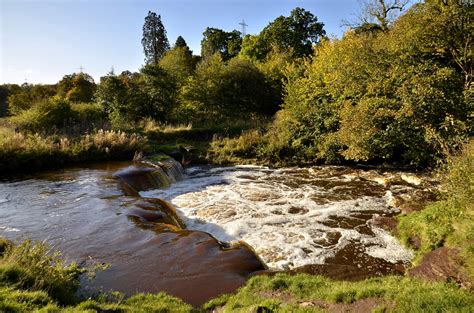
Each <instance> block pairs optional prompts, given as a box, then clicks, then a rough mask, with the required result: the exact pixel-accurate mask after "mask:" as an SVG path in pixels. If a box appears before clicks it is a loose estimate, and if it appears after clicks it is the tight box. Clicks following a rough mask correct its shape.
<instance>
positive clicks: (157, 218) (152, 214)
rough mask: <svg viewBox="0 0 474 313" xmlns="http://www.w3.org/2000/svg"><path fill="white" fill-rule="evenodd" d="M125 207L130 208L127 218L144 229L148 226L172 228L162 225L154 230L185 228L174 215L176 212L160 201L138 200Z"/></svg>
mask: <svg viewBox="0 0 474 313" xmlns="http://www.w3.org/2000/svg"><path fill="white" fill-rule="evenodd" d="M127 206H128V207H131V208H130V209H129V210H128V212H127V216H128V217H129V218H131V219H132V220H133V221H135V222H136V223H137V224H139V226H142V227H143V226H145V227H146V228H150V226H152V228H156V227H155V226H157V225H156V224H166V225H168V226H170V225H171V226H173V227H166V226H163V225H162V226H160V227H158V228H156V229H157V230H159V231H163V230H165V229H167V230H180V229H185V228H186V225H185V224H184V223H183V221H181V219H180V218H179V216H178V215H177V214H176V210H175V209H174V208H173V207H172V206H171V205H170V204H169V203H167V202H166V201H163V200H161V199H151V198H145V199H140V200H136V201H134V202H132V203H129V204H128V205H127ZM163 227H165V228H163Z"/></svg>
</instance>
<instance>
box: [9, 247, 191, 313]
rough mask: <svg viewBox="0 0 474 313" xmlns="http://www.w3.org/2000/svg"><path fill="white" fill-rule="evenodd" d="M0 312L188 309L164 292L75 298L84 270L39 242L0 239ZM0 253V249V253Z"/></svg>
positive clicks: (185, 310)
mask: <svg viewBox="0 0 474 313" xmlns="http://www.w3.org/2000/svg"><path fill="white" fill-rule="evenodd" d="M0 248H3V249H4V251H3V252H2V253H0V312H37V311H41V312H191V310H192V307H191V306H190V305H187V304H185V303H183V302H182V301H181V300H179V299H176V298H174V297H171V296H168V295H166V294H164V293H159V294H154V295H151V294H149V295H145V294H137V295H135V296H133V297H131V298H129V299H125V297H124V296H123V295H121V294H118V293H113V294H111V295H105V294H101V295H99V296H97V297H95V298H94V299H91V298H88V299H79V298H78V297H77V296H76V294H75V292H76V290H77V288H78V287H79V276H80V275H81V274H83V273H84V272H86V269H83V268H79V267H77V266H76V264H75V263H71V264H66V263H65V261H64V260H63V259H62V258H61V255H60V254H59V253H57V252H54V251H52V250H50V249H49V248H48V246H47V245H45V244H42V243H32V242H30V241H24V242H23V243H21V244H19V245H13V244H12V243H9V242H8V241H5V240H4V239H2V238H0ZM0 251H1V250H0Z"/></svg>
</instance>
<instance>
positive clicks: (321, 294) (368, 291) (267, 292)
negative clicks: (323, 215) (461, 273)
mask: <svg viewBox="0 0 474 313" xmlns="http://www.w3.org/2000/svg"><path fill="white" fill-rule="evenodd" d="M368 298H378V299H381V300H383V301H382V303H384V304H385V306H386V308H390V311H393V312H469V311H470V310H471V309H472V307H474V297H473V295H472V294H471V293H469V292H468V291H465V290H462V289H459V288H458V287H457V286H455V285H450V284H442V283H428V282H424V281H421V280H418V279H413V278H408V277H398V276H397V277H394V276H387V277H382V278H372V279H368V280H365V281H360V282H344V281H332V280H330V279H328V278H324V277H321V276H310V275H306V274H299V275H296V276H289V275H286V274H278V275H275V276H273V277H268V276H256V277H254V278H252V279H250V280H249V281H248V282H247V284H246V286H245V287H243V288H241V289H239V290H238V292H236V293H235V294H232V295H225V296H221V297H220V298H218V299H214V300H211V301H209V302H208V303H207V304H205V305H204V308H205V309H207V310H212V309H214V308H221V309H222V310H223V312H255V311H256V310H257V309H258V308H260V310H261V312H306V311H308V310H309V308H308V307H304V306H302V305H301V304H302V303H305V302H311V301H313V302H314V301H317V300H319V301H323V303H326V304H346V305H349V304H351V303H354V302H356V301H358V300H362V299H368ZM311 309H312V310H313V311H314V310H315V309H318V307H317V306H316V307H312V308H311ZM379 309H381V308H380V307H379ZM262 310H263V311H262ZM265 310H266V311H265ZM319 310H322V309H321V308H319Z"/></svg>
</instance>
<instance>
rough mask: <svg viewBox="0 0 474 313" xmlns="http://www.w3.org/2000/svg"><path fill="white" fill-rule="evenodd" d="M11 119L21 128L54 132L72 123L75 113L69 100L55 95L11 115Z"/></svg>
mask: <svg viewBox="0 0 474 313" xmlns="http://www.w3.org/2000/svg"><path fill="white" fill-rule="evenodd" d="M10 121H11V122H12V123H13V124H14V125H15V126H16V127H17V128H18V129H20V130H24V131H31V132H41V131H48V132H54V131H56V130H58V129H60V128H65V127H66V126H67V125H70V124H72V123H73V121H74V113H73V111H72V109H71V104H70V102H69V101H67V100H63V99H60V98H58V97H53V98H50V99H47V100H43V101H41V102H39V103H37V104H35V105H34V106H33V107H31V108H30V109H28V110H24V111H22V112H20V113H19V114H17V115H15V116H13V117H11V118H10Z"/></svg>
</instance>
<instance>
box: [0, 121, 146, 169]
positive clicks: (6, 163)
mask: <svg viewBox="0 0 474 313" xmlns="http://www.w3.org/2000/svg"><path fill="white" fill-rule="evenodd" d="M146 148H147V139H146V138H145V137H143V136H140V135H137V134H127V133H125V132H120V131H104V130H98V131H96V132H94V133H91V134H87V135H83V136H79V137H67V136H42V135H40V134H37V133H36V134H32V133H23V132H16V131H15V130H13V129H11V128H7V127H1V128H0V173H2V174H8V173H18V172H25V171H28V172H31V171H36V170H41V169H46V168H55V167H59V166H62V165H66V164H71V163H78V162H88V161H102V160H119V159H131V158H133V156H134V154H135V152H136V151H143V150H145V149H146Z"/></svg>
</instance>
